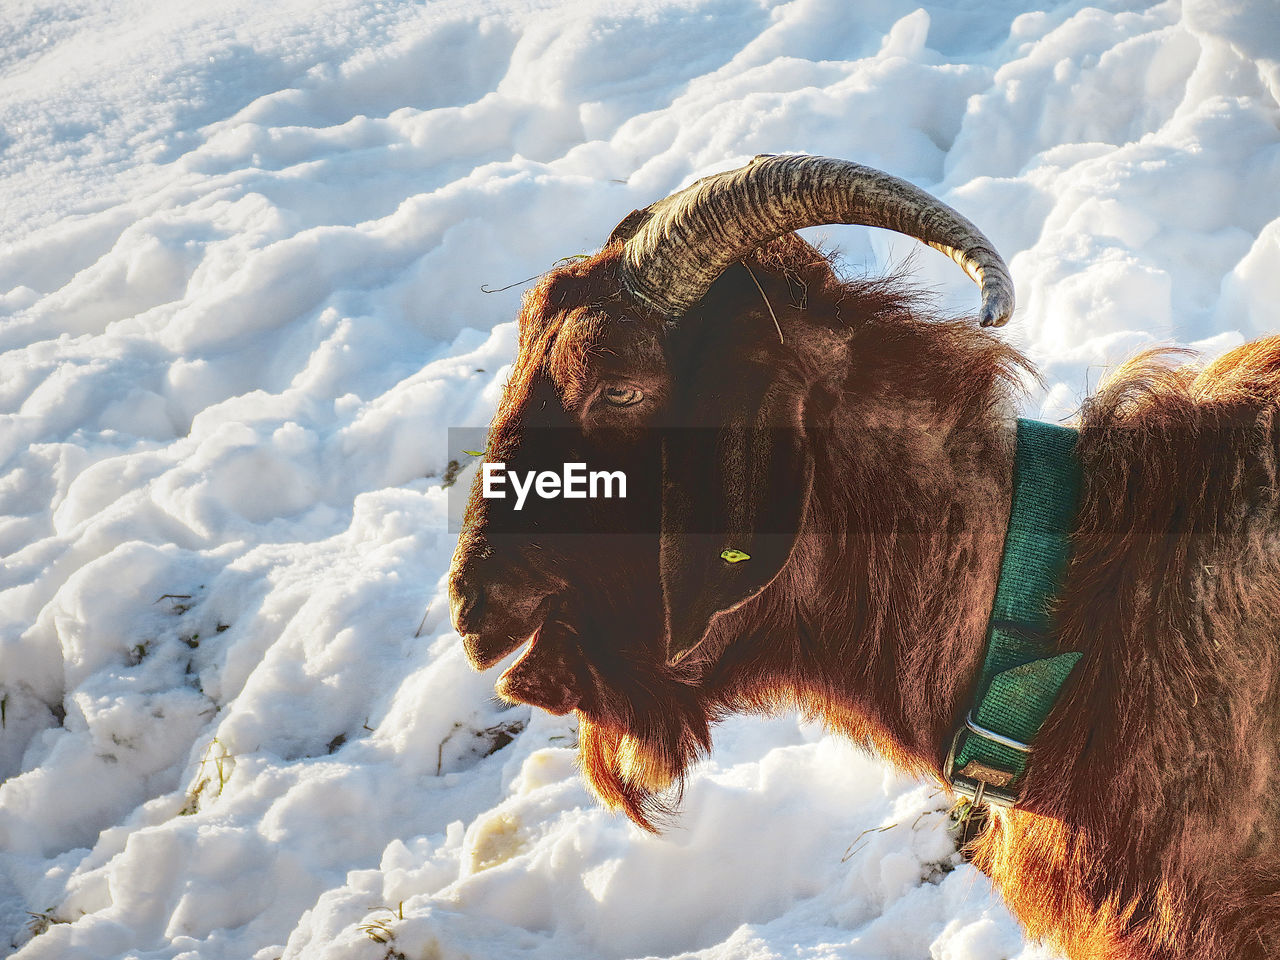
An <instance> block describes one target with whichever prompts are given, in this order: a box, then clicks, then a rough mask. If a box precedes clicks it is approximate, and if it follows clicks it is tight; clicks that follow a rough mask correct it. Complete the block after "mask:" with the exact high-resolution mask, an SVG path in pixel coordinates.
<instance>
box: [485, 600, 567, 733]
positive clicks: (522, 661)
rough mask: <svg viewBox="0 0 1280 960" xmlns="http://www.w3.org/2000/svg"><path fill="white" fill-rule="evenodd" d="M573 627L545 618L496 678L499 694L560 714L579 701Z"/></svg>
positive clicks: (558, 618) (560, 620)
mask: <svg viewBox="0 0 1280 960" xmlns="http://www.w3.org/2000/svg"><path fill="white" fill-rule="evenodd" d="M577 635H578V631H577V629H576V628H575V627H574V626H573V625H572V624H570V623H567V622H565V621H564V620H563V619H562V618H561V617H558V616H551V617H548V618H547V619H546V620H545V621H544V622H543V624H542V626H540V627H538V629H537V630H535V631H534V632H533V636H532V637H531V638H530V643H529V646H528V648H527V649H526V650H525V651H524V653H523V654H522V655H521V657H520V658H519V659H518V660H517V661H516V662H515V663H513V664H512V665H511V666H510V667H508V668H507V670H506V671H505V672H504V673H503V674H502V676H501V677H499V678H498V682H497V683H496V684H495V685H494V689H495V690H496V691H497V692H498V694H499V696H502V697H504V698H505V699H507V700H514V701H516V702H518V703H527V704H530V705H532V706H535V707H540V708H542V709H543V710H546V711H547V712H549V713H553V714H556V715H563V714H566V713H568V712H569V711H570V710H573V709H574V708H575V707H577V706H578V705H579V704H580V703H581V702H582V689H583V685H582V681H581V678H580V677H579V676H578V671H577V670H576V669H575V667H574V663H575V662H576V660H577V659H578V658H577V657H576V656H575V655H574V653H573V652H572V647H573V645H574V644H575V643H576V638H577Z"/></svg>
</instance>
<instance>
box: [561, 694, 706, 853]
mask: <svg viewBox="0 0 1280 960" xmlns="http://www.w3.org/2000/svg"><path fill="white" fill-rule="evenodd" d="M578 718H579V725H578V760H579V763H580V764H581V767H582V772H583V773H584V774H585V776H586V778H587V782H588V783H589V784H590V785H591V788H592V790H593V791H595V794H596V796H597V797H599V798H600V800H601V802H603V803H604V804H605V805H606V806H607V807H609V808H610V809H612V810H621V811H622V812H623V813H625V814H626V815H627V816H628V817H629V818H630V819H631V821H632V822H633V823H635V824H636V825H638V826H640V827H643V828H644V829H646V830H648V831H650V832H651V833H658V832H660V830H661V828H662V827H663V826H665V825H666V824H667V823H668V822H669V821H670V820H671V819H672V818H673V817H674V815H675V812H676V808H677V807H678V806H679V803H680V798H681V796H682V795H683V792H684V778H685V772H686V771H687V770H688V768H689V766H690V764H692V763H693V762H694V760H696V759H697V758H698V757H699V756H700V755H701V754H704V753H706V752H707V751H708V750H709V749H710V747H711V731H710V727H709V725H708V724H707V722H706V719H705V718H704V717H703V716H702V715H701V714H700V713H699V714H686V715H684V716H683V717H682V716H681V715H680V714H679V713H678V712H677V711H675V710H673V711H671V712H670V713H667V714H666V715H665V716H663V717H662V719H661V720H658V721H655V722H654V723H651V724H637V723H635V722H634V721H630V722H624V723H619V722H617V721H616V720H613V719H602V718H599V717H592V716H591V715H589V714H587V713H585V712H583V711H581V710H580V711H578Z"/></svg>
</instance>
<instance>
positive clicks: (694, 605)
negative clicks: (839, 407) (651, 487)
mask: <svg viewBox="0 0 1280 960" xmlns="http://www.w3.org/2000/svg"><path fill="white" fill-rule="evenodd" d="M753 380H754V381H755V382H754V383H753V382H752V381H753ZM772 386H773V384H772V371H768V370H766V369H763V368H755V369H754V370H752V371H749V372H748V375H747V376H745V377H743V378H741V379H740V380H738V382H737V383H736V384H734V385H727V384H723V383H722V384H721V385H720V389H718V390H717V391H716V396H715V397H714V398H713V399H712V398H707V397H704V398H702V400H703V401H704V402H703V403H701V404H699V406H700V407H701V409H702V411H703V412H709V411H708V407H710V408H711V409H712V410H716V411H717V413H716V414H713V417H715V419H716V421H718V423H719V426H717V427H714V428H706V429H698V428H691V429H669V430H667V431H666V432H665V433H664V435H663V450H662V472H663V477H662V530H661V538H660V546H659V571H660V574H661V578H662V597H663V605H664V608H665V614H666V632H667V658H668V661H670V662H675V661H677V660H680V659H681V658H683V657H684V656H685V655H686V654H687V653H689V652H690V651H691V650H692V649H693V648H694V647H696V646H697V645H698V644H699V643H701V642H702V639H703V636H704V635H705V634H706V632H707V629H708V627H709V626H710V624H711V621H712V619H713V618H714V617H715V616H716V615H718V614H720V613H724V612H727V611H729V610H733V609H735V608H736V607H739V606H741V605H742V604H743V603H745V602H747V601H748V600H750V599H751V598H752V597H754V596H756V595H757V594H759V593H760V592H761V591H762V590H764V588H765V587H767V586H768V585H769V584H770V583H772V582H773V580H774V578H775V577H777V576H778V574H779V572H781V570H782V568H783V567H784V566H785V565H786V563H787V560H788V559H789V558H790V556H791V551H792V549H793V548H794V546H795V543H796V537H797V534H798V533H799V530H800V524H801V522H802V521H803V519H804V515H805V511H806V509H807V507H808V502H809V494H810V491H811V489H812V485H813V454H812V450H811V446H810V443H809V441H808V439H807V438H806V436H805V434H804V431H803V429H802V427H801V410H800V406H801V404H800V401H799V400H797V399H795V398H794V397H792V398H782V397H778V396H776V395H775V396H771V394H776V393H777V391H775V390H772V389H771V387H772ZM703 422H707V421H705V420H704V421H703Z"/></svg>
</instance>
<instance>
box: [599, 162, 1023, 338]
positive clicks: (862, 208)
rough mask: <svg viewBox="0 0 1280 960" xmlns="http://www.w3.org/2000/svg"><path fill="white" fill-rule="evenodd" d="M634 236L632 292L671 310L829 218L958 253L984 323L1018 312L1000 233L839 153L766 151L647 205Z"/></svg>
mask: <svg viewBox="0 0 1280 960" xmlns="http://www.w3.org/2000/svg"><path fill="white" fill-rule="evenodd" d="M647 213H648V214H649V216H648V218H647V219H646V220H645V221H644V223H643V225H641V226H639V228H638V229H636V230H635V232H634V233H633V234H632V235H631V236H630V237H629V238H628V239H627V241H626V244H625V247H624V254H623V260H622V280H623V284H624V286H625V287H626V289H627V290H628V292H629V293H631V295H632V296H633V297H635V299H637V300H639V301H640V302H641V303H642V304H644V305H645V306H647V307H649V308H650V309H652V310H654V311H656V312H658V313H660V314H662V315H664V316H667V317H671V318H679V317H681V316H683V315H684V313H685V312H687V311H688V310H689V308H690V307H692V306H693V305H694V304H695V303H697V302H698V301H699V300H701V299H702V296H703V295H704V294H705V293H706V292H707V290H708V289H709V288H710V287H711V284H712V283H714V282H715V279H716V278H717V277H718V276H719V275H720V274H721V273H722V272H723V271H724V269H725V268H726V267H728V266H729V264H731V263H733V262H734V261H736V260H740V259H742V258H743V257H745V256H746V255H747V254H749V253H750V252H751V251H752V250H754V249H755V248H756V247H758V246H760V245H761V244H764V243H767V242H768V241H770V240H772V239H774V238H775V237H779V236H782V235H783V234H786V233H790V232H791V231H793V230H799V229H801V228H803V227H812V226H818V225H820V224H827V223H847V224H858V225H862V226H870V227H883V228H885V229H889V230H893V231H895V232H897V233H901V234H904V235H906V236H909V237H914V238H915V239H917V240H920V241H921V242H922V243H926V244H928V245H929V246H931V247H933V248H934V249H935V250H940V251H941V252H943V253H945V254H947V256H949V257H951V259H952V260H954V261H955V262H956V263H958V264H959V265H960V266H961V267H962V268H963V269H964V271H965V273H966V274H968V275H969V277H970V278H971V279H973V280H974V281H975V282H976V283H977V284H978V285H979V287H980V288H981V291H982V311H981V315H980V322H981V323H982V325H983V326H997V327H998V326H1003V325H1004V323H1005V322H1006V321H1007V320H1008V319H1009V315H1010V314H1011V313H1013V307H1014V295H1013V280H1012V278H1011V277H1010V275H1009V269H1008V267H1007V266H1006V265H1005V263H1004V260H1003V259H1001V257H1000V254H999V253H997V252H996V249H995V247H994V246H993V245H992V244H991V241H990V240H988V239H987V238H986V236H985V235H984V234H983V233H982V231H981V230H979V229H978V228H977V227H976V226H975V225H974V224H973V223H972V222H971V221H969V220H968V219H967V218H965V217H964V216H963V215H962V214H960V213H959V212H957V211H956V210H954V209H952V208H951V207H949V206H947V205H946V204H945V203H943V202H942V201H941V200H939V199H938V198H937V197H934V196H932V195H931V194H929V193H927V192H926V191H924V190H921V189H920V188H919V187H917V186H915V185H914V184H912V183H909V182H908V181H906V180H903V179H901V178H899V177H895V176H892V175H891V174H888V173H884V172H883V171H881V170H876V169H874V168H872V167H866V166H863V165H862V164H858V163H853V162H852V161H849V160H837V159H834V158H830V157H813V156H806V155H786V156H775V155H768V154H765V155H762V156H759V157H756V158H755V159H754V160H752V161H751V162H750V163H749V164H747V165H746V166H744V167H739V168H738V169H736V170H730V171H727V172H725V173H719V174H714V175H712V176H709V177H704V178H703V179H701V180H698V181H696V182H695V183H693V184H691V185H690V186H688V187H686V188H685V189H683V190H681V191H679V192H677V193H674V194H672V195H671V196H669V197H667V198H666V199H665V200H660V201H658V202H657V203H655V204H653V205H652V206H650V207H649V208H647Z"/></svg>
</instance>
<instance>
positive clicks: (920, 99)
mask: <svg viewBox="0 0 1280 960" xmlns="http://www.w3.org/2000/svg"><path fill="white" fill-rule="evenodd" d="M855 9H856V15H855V14H854V12H853V11H854V10H855ZM0 37H2V38H3V41H2V42H0V51H2V52H0V131H2V133H0V244H4V249H3V254H2V255H0V422H2V423H3V427H2V428H0V464H2V465H3V466H0V557H2V558H3V559H2V560H0V705H2V713H0V720H2V729H0V777H2V778H4V779H3V783H0V943H3V944H6V945H9V944H12V945H13V946H14V947H15V948H17V953H16V956H17V957H19V958H22V960H55V958H56V960H74V958H86V960H87V958H94V960H113V958H122V960H123V958H126V957H127V958H147V960H160V958H164V960H179V958H182V960H192V958H197V957H199V958H202V960H219V958H226V960H245V958H253V960H273V958H279V957H283V958H307V960H311V958H318V960H364V958H368V960H375V958H377V960H381V958H384V957H393V956H401V955H403V956H405V957H411V958H436V960H455V958H464V957H491V958H497V957H529V958H546V960H553V958H554V960H574V958H619V960H621V958H639V957H662V958H668V957H670V958H675V957H680V958H700V960H729V958H760V960H763V958H780V957H803V958H832V957H841V958H856V957H867V958H872V957H874V958H896V957H903V958H913V960H915V958H919V957H922V956H929V957H933V958H936V960H997V958H1014V957H1016V958H1020V960H1032V958H1041V960H1047V958H1050V957H1051V956H1052V954H1050V953H1048V952H1046V951H1045V950H1044V948H1042V947H1039V946H1037V945H1035V944H1030V943H1024V942H1023V939H1022V936H1021V934H1020V932H1019V929H1018V927H1017V924H1016V923H1015V922H1014V921H1013V920H1012V918H1011V917H1010V915H1009V914H1008V912H1007V910H1006V909H1005V908H1004V906H1003V905H1002V903H1001V902H1000V899H999V896H998V895H997V894H995V893H994V892H993V891H992V889H991V887H990V885H989V884H988V882H987V881H986V879H985V878H983V877H982V876H981V875H979V874H978V873H976V872H975V871H974V870H973V869H972V868H970V867H968V866H966V865H964V864H963V863H961V862H960V860H959V858H958V856H957V855H956V853H955V847H954V843H953V842H952V841H951V840H950V839H949V836H948V833H947V831H946V814H945V809H946V807H947V801H946V799H945V798H944V797H943V796H941V795H940V794H939V793H938V791H937V790H935V789H934V788H932V787H930V786H929V785H927V784H921V783H918V782H914V781H912V780H910V779H909V778H905V777H903V776H901V775H899V774H897V773H895V772H893V771H891V770H888V769H887V768H886V767H885V766H884V765H883V764H882V763H881V762H880V761H878V760H876V759H873V758H869V757H866V756H864V755H862V754H861V753H859V752H858V751H857V750H856V749H855V748H854V747H853V746H851V745H849V744H847V743H844V742H842V741H840V740H838V739H836V738H834V737H831V736H828V735H826V734H825V733H824V732H823V730H822V729H821V728H820V727H819V726H817V725H815V724H813V723H809V722H805V721H803V720H801V719H799V718H796V717H790V716H782V717H776V718H772V719H759V718H754V719H753V718H735V719H732V720H730V721H727V722H726V723H724V724H723V725H722V726H721V727H720V728H719V729H718V731H717V740H716V750H715V753H714V754H713V756H712V757H711V758H710V759H709V760H707V761H705V762H704V763H702V764H701V765H700V766H699V767H698V768H697V769H696V770H695V771H694V773H693V774H692V776H691V778H690V781H689V784H688V788H687V791H686V796H685V801H684V805H683V810H682V815H681V818H680V820H679V821H678V823H677V824H676V826H675V827H674V828H673V829H672V830H671V831H670V832H668V833H667V834H665V835H663V836H661V837H653V836H650V835H647V834H645V833H643V832H641V831H639V830H637V829H636V828H634V827H633V826H631V825H630V824H628V823H627V822H626V821H625V820H622V819H619V818H618V817H616V816H614V815H612V814H610V813H608V812H606V811H604V810H603V809H601V808H600V807H599V806H598V805H597V804H596V803H595V802H594V801H593V799H592V798H591V796H590V795H589V793H588V792H587V790H586V788H585V786H584V785H583V783H582V782H581V780H580V778H579V776H578V774H577V772H576V769H575V767H574V749H573V745H574V740H575V736H576V730H575V727H574V722H573V720H572V718H564V719H558V718H554V717H551V716H548V715H545V714H541V713H533V714H531V713H530V711H529V710H528V709H527V708H514V709H512V708H507V707H506V706H504V705H503V704H502V703H500V702H499V701H497V700H495V698H494V697H493V693H492V685H493V681H494V679H495V678H496V676H497V673H498V669H500V668H497V669H495V670H494V671H490V672H489V673H487V674H483V675H481V674H477V673H475V672H473V671H472V670H471V669H470V667H469V666H468V665H467V663H466V661H465V659H464V657H463V655H462V652H461V649H460V644H459V643H458V641H457V639H456V637H454V636H453V634H452V632H451V628H450V625H449V622H448V616H447V612H446V610H447V604H446V599H445V593H444V585H443V575H444V572H445V570H446V567H447V564H448V559H449V556H450V554H451V552H452V549H453V541H454V538H455V534H451V533H450V532H449V523H448V519H449V512H450V505H449V497H448V491H447V490H446V489H445V488H444V486H443V480H444V477H445V474H446V472H447V471H448V470H449V466H448V465H449V461H450V459H452V458H454V457H456V456H457V453H458V451H456V450H452V449H451V445H450V439H449V428H451V427H482V426H483V425H484V424H485V423H486V422H487V420H488V419H489V416H490V414H491V413H492V411H493V409H494V406H495V404H496V402H497V399H498V396H499V392H500V389H501V384H502V382H503V380H504V378H505V375H506V370H507V368H508V365H509V364H510V362H511V360H512V357H513V355H514V351H515V331H514V329H513V324H512V317H513V316H514V312H515V308H516V305H517V304H518V302H519V297H520V291H521V286H520V283H519V282H520V281H522V280H523V279H524V278H527V277H531V276H534V275H536V274H538V273H540V272H542V271H543V270H545V269H546V268H547V267H548V266H549V265H550V264H551V263H553V262H554V261H555V260H557V259H559V258H560V257H564V256H567V255H572V254H576V253H581V252H584V251H589V250H592V249H594V248H596V247H597V246H598V245H599V244H600V243H601V242H602V241H603V239H604V238H605V237H606V236H607V234H608V232H609V230H610V229H611V227H612V226H613V224H614V223H615V222H616V221H617V220H619V219H620V218H621V217H622V216H623V215H624V214H626V213H627V212H628V211H629V210H631V209H632V208H634V207H638V206H642V205H644V204H646V203H648V202H650V201H652V200H654V199H656V198H658V197H660V196H663V195H665V194H667V193H669V192H670V191H672V190H674V189H676V188H678V187H680V186H682V185H683V184H685V183H687V182H689V181H690V180H692V179H693V178H695V177H696V176H699V175H703V174H706V173H709V172H713V171H716V170H720V169H727V168H729V167H732V166H735V165H737V164H739V163H741V162H743V161H745V160H746V159H748V158H749V157H751V156H752V155H754V154H756V153H761V152H779V151H788V150H801V151H809V152H813V153H826V154H830V155H834V156H843V157H849V158H851V159H856V160H859V161H861V162H864V163H868V164H871V165H873V166H877V167H881V168H883V169H886V170H889V171H890V172H893V173H896V174H898V175H900V176H905V177H907V178H909V179H912V180H913V181H915V182H917V183H919V184H920V185H921V186H924V187H926V188H927V189H930V190H932V191H934V192H936V193H937V194H938V195H940V196H942V197H943V198H944V199H946V200H947V201H948V202H950V203H952V204H953V205H955V206H956V207H958V208H959V209H960V210H961V211H962V212H964V213H966V214H967V215H968V216H970V217H971V218H973V219H974V220H976V221H977V222H978V223H979V224H980V225H981V226H982V227H983V228H984V229H985V230H986V231H987V232H988V234H989V235H990V236H991V237H992V239H993V240H994V241H995V243H996V245H997V247H998V248H999V249H1001V250H1002V252H1003V253H1004V254H1005V256H1006V258H1007V259H1009V261H1010V263H1011V266H1012V269H1013V273H1014V277H1015V281H1016V284H1017V288H1018V293H1019V297H1020V308H1019V310H1018V312H1017V313H1016V314H1015V316H1014V319H1013V321H1012V322H1011V323H1010V325H1009V327H1008V328H1007V336H1008V337H1009V338H1010V339H1011V340H1012V341H1013V342H1014V343H1015V344H1017V345H1018V346H1019V347H1021V348H1022V349H1024V350H1025V351H1027V352H1028V353H1029V354H1030V355H1031V356H1032V357H1033V358H1034V359H1035V360H1036V361H1037V362H1038V363H1039V364H1040V366H1041V369H1042V371H1043V373H1044V375H1045V385H1044V386H1043V387H1041V386H1037V385H1031V386H1030V392H1029V397H1028V401H1027V403H1026V408H1025V412H1027V413H1029V414H1031V415H1040V416H1044V417H1046V418H1058V417H1065V416H1069V415H1070V414H1072V413H1073V412H1074V411H1075V410H1076V408H1077V407H1078V405H1079V402H1080V400H1081V399H1082V398H1083V397H1084V396H1085V395H1086V394H1087V391H1088V389H1089V388H1090V386H1091V385H1096V383H1097V381H1098V379H1099V377H1100V375H1101V374H1102V372H1103V371H1104V370H1105V369H1106V368H1107V367H1109V366H1114V365H1115V364H1116V363H1118V362H1119V361H1121V360H1123V359H1124V358H1125V357H1126V356H1128V355H1129V354H1130V353H1131V352H1132V351H1133V350H1134V349H1136V348H1138V347H1140V346H1142V345H1145V344H1150V343H1156V342H1181V343H1190V344H1192V345H1194V346H1197V347H1198V348H1200V349H1202V350H1203V351H1205V352H1206V353H1207V354H1209V355H1212V354H1215V353H1218V352H1221V351H1222V350H1225V349H1227V348H1229V347H1231V346H1234V345H1235V344H1238V343H1240V342H1242V341H1243V340H1245V339H1247V338H1251V337H1255V336H1259V335H1263V334H1266V333H1268V332H1271V331H1273V330H1275V328H1276V323H1275V320H1274V319H1273V317H1274V309H1275V304H1276V302H1277V300H1280V286H1278V284H1280V280H1277V278H1278V277H1280V191H1277V190H1276V189H1275V185H1276V184H1277V183H1280V102H1278V101H1280V15H1278V14H1277V12H1276V9H1275V6H1274V4H1273V3H1272V2H1271V0H1233V2H1230V3H1225V2H1222V0H1183V2H1177V0H1165V2H1160V3H1150V2H1138V0H1132V2H1126V0H1101V2H1098V3H1096V4H1094V5H1089V4H1086V3H1083V2H1080V0H1063V2H1058V3H1054V4H1052V5H1046V6H1044V7H1043V8H1037V7H1036V6H1035V4H1034V2H1033V0H982V2H978V0H934V2H930V3H926V4H925V5H924V6H919V5H918V0H909V2H907V0H871V2H867V3H862V4H858V5H857V6H856V8H855V7H853V6H850V5H848V4H846V3H843V2H837V0H789V2H788V0H752V2H748V3H739V2H731V0H620V2H610V3H603V2H601V3H596V4H570V3H566V2H558V0H539V2H534V3H530V2H520V0H483V2H466V3H463V2H454V0H431V2H427V3H418V4H409V3H385V2H374V3H364V2H356V0H307V2H302V0H275V2H273V3H270V4H260V3H250V2H247V0H206V2H203V3H200V4H172V3H162V2H159V0H126V2H120V3H112V4H101V3H94V2H89V0H14V2H10V3H7V4H6V5H5V8H4V10H3V12H0ZM812 233H813V234H814V235H815V236H819V237H824V238H826V239H828V240H829V241H830V242H832V243H834V244H837V245H838V246H839V247H840V248H841V250H842V251H843V256H844V259H845V263H846V266H847V267H848V268H849V269H851V270H863V269H865V270H868V271H872V272H880V271H883V270H886V269H890V268H892V267H894V266H897V265H901V264H903V263H904V262H906V263H909V264H910V266H911V268H912V270H913V271H914V272H915V274H916V275H917V276H919V277H920V278H921V279H922V280H923V281H924V282H925V283H927V284H929V285H931V286H934V287H936V288H937V289H938V290H939V291H940V292H941V294H942V296H943V298H944V301H945V302H947V303H951V304H954V305H957V306H960V307H963V308H965V309H972V308H973V306H974V304H975V303H976V300H975V297H974V293H973V291H972V289H971V288H970V287H969V285H968V284H967V281H965V280H964V278H963V277H962V276H961V275H959V271H957V270H956V269H955V267H954V265H953V264H951V263H950V262H949V261H947V260H946V259H945V258H943V257H942V256H941V255H937V254H934V253H933V252H932V251H928V250H924V249H922V248H920V247H919V246H918V245H916V244H913V243H911V242H910V241H907V240H905V239H903V238H901V237H896V236H894V235H891V234H886V233H882V232H880V231H869V230H865V229H858V228H844V227H831V228H821V229H817V230H814V231H812ZM509 284H513V286H511V287H510V288H509V289H505V290H502V291H501V292H496V293H491V294H490V293H484V292H482V287H484V288H485V289H494V288H502V287H507V285H509ZM469 476H470V475H469V473H465V472H464V474H463V475H462V477H461V478H460V480H459V483H460V484H465V483H466V482H468V480H469Z"/></svg>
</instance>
